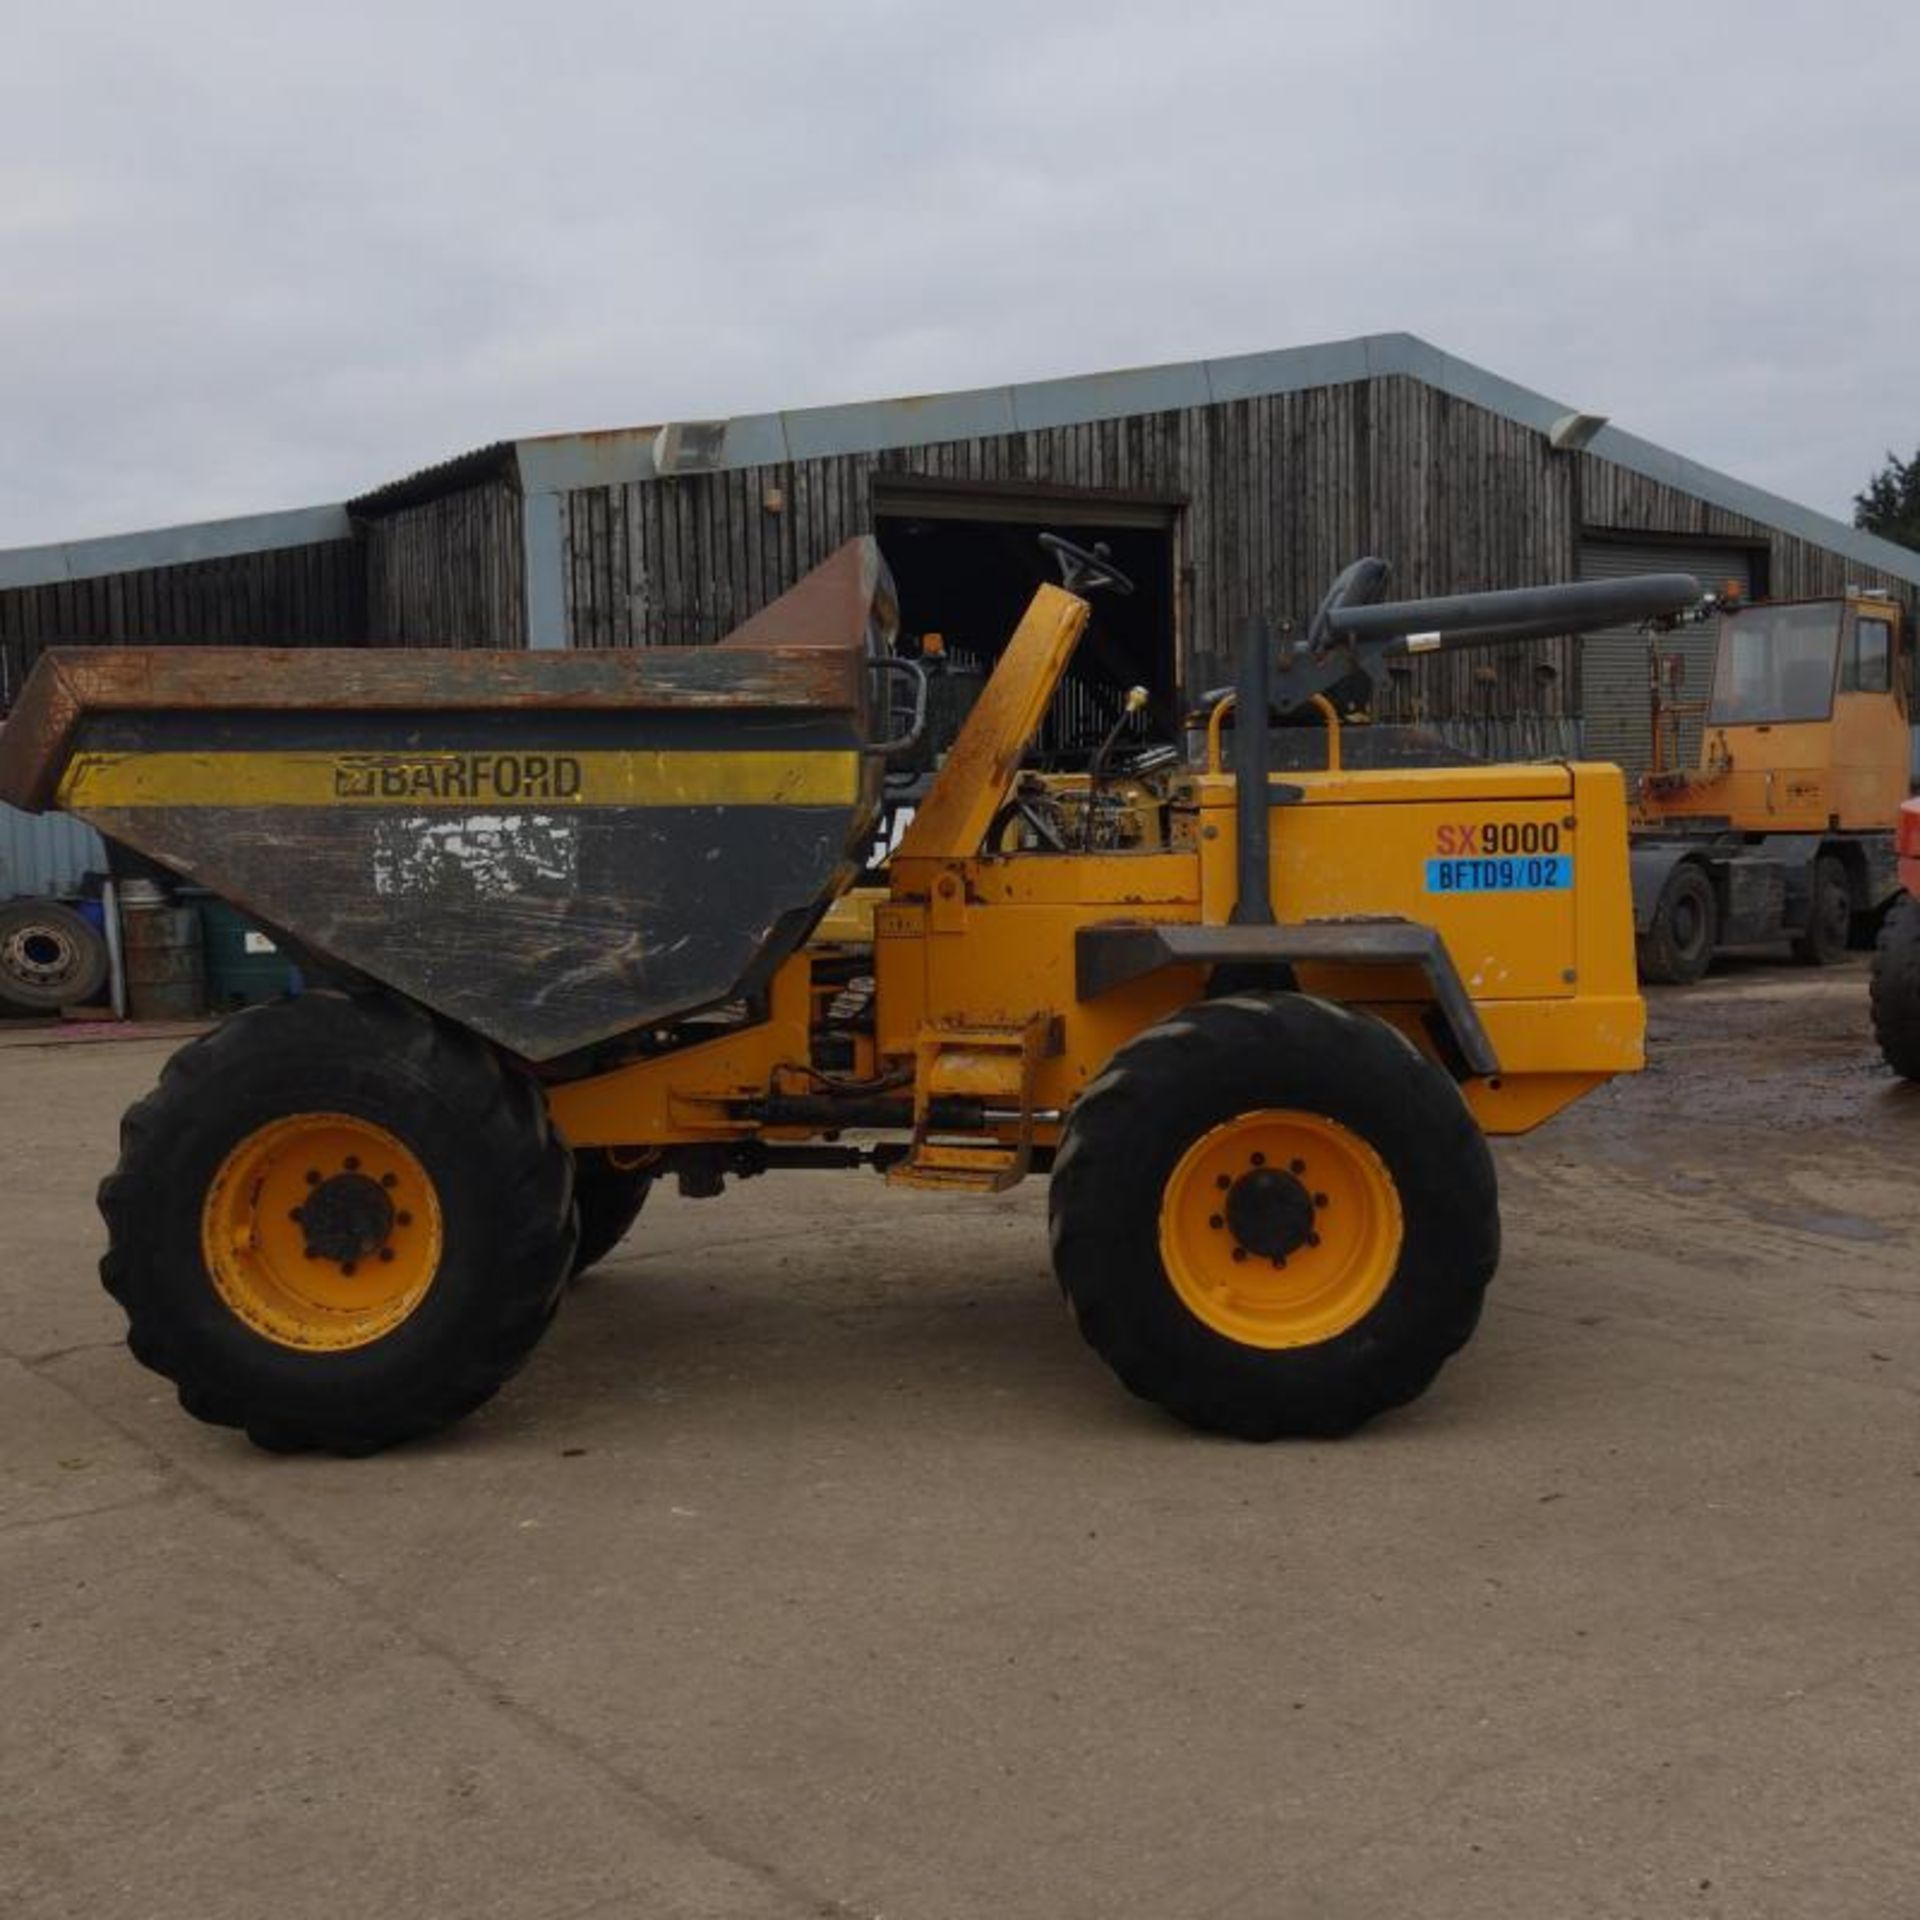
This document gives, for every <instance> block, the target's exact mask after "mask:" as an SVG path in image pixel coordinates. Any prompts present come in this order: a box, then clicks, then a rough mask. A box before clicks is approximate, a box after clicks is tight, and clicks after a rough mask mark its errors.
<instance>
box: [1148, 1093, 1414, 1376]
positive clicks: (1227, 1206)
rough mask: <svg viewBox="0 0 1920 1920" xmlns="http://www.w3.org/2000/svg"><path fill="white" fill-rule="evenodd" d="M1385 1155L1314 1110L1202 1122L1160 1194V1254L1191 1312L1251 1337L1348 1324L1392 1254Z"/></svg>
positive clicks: (1327, 1333)
mask: <svg viewBox="0 0 1920 1920" xmlns="http://www.w3.org/2000/svg"><path fill="white" fill-rule="evenodd" d="M1404 1237H1405V1222H1404V1220H1403V1219H1402V1217H1401V1211H1400V1194H1399V1190H1398V1188H1397V1187H1396V1186H1395V1185H1394V1181H1393V1175H1392V1174H1391V1173H1389V1172H1388V1171H1387V1166H1386V1162H1385V1161H1383V1160H1382V1159H1381V1158H1380V1156H1379V1155H1378V1154H1377V1153H1375V1152H1374V1150H1373V1148H1372V1147H1370V1146H1369V1145H1368V1144H1367V1142H1366V1141H1364V1140H1363V1139H1361V1138H1360V1136H1359V1135H1358V1134H1357V1133H1353V1132H1351V1131H1350V1130H1349V1129H1347V1128H1346V1127H1343V1126H1342V1125H1341V1124H1340V1123H1339V1121H1337V1120H1330V1119H1328V1118H1326V1116H1325V1115H1323V1114H1317V1113H1300V1112H1294V1111H1292V1110H1289V1109H1282V1108H1272V1109H1268V1110H1265V1111H1262V1112H1258V1113H1245V1114H1241V1115H1239V1116H1238V1117H1237V1118H1235V1119H1232V1120H1228V1121H1226V1122H1224V1123H1223V1124H1222V1125H1220V1126H1217V1127H1215V1128H1214V1129H1213V1130H1212V1131H1211V1132H1210V1133H1205V1134H1202V1135H1201V1137H1200V1138H1199V1139H1198V1140H1196V1141H1195V1142H1194V1143H1193V1145H1192V1146H1191V1147H1189V1148H1188V1149H1187V1151H1186V1153H1185V1154H1183V1155H1182V1156H1181V1159H1180V1164H1179V1165H1178V1166H1176V1167H1175V1168H1174V1170H1173V1174H1172V1177H1171V1178H1170V1179H1169V1180H1168V1181H1167V1185H1166V1190H1165V1192H1164V1193H1163V1194H1162V1195H1161V1201H1160V1259H1161V1264H1162V1265H1163V1266H1164V1267H1165V1268H1166V1270H1167V1277H1168V1278H1169V1279H1170V1280H1171V1281H1172V1282H1173V1287H1174V1291H1175V1292H1176V1293H1178V1294H1179V1296H1180V1299H1181V1302H1182V1304H1183V1305H1184V1306H1185V1307H1186V1309H1187V1311H1188V1312H1189V1313H1191V1314H1192V1315H1193V1316H1194V1318H1195V1319H1196V1320H1198V1321H1200V1322H1201V1323H1202V1324H1203V1325H1204V1326H1207V1327H1210V1328H1212V1330H1213V1331H1214V1332H1215V1333H1218V1334H1224V1335H1225V1336H1226V1338H1227V1339H1229V1340H1234V1341H1238V1342H1239V1343H1240V1344H1241V1345H1242V1346H1248V1347H1270V1348H1272V1347H1309V1346H1314V1345H1317V1344H1318V1343H1319V1342H1320V1341H1323V1340H1331V1339H1333V1338H1334V1337H1335V1336H1336V1335H1338V1334H1342V1333H1344V1332H1346V1330H1347V1329H1348V1328H1349V1327H1351V1326H1355V1325H1357V1324H1358V1323H1359V1322H1360V1321H1361V1320H1364V1319H1365V1318H1366V1316H1367V1315H1368V1314H1369V1313H1371V1312H1372V1311H1373V1309H1374V1307H1375V1306H1376V1305H1377V1304H1378V1303H1379V1301H1380V1297H1381V1295H1383V1294H1384V1293H1385V1292H1386V1290H1387V1286H1388V1283H1389V1282H1390V1281H1391V1280H1392V1279H1393V1274H1394V1269H1395V1268H1396V1267H1397V1266H1398V1265H1399V1263H1400V1247H1401V1242H1402V1240H1403V1239H1404Z"/></svg>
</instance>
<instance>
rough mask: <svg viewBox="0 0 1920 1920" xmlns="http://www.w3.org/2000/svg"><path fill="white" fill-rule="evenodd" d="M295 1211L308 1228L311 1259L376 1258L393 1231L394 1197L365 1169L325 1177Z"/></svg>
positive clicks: (348, 1261)
mask: <svg viewBox="0 0 1920 1920" xmlns="http://www.w3.org/2000/svg"><path fill="white" fill-rule="evenodd" d="M388 1178H389V1179H391V1178H392V1176H391V1175H389V1176H388ZM292 1213H293V1217H294V1218H295V1219H296V1220H298V1221H299V1223H300V1225H301V1227H302V1228H303V1229H304V1230H305V1232H306V1236H307V1247H306V1253H307V1258H308V1259H309V1260H314V1259H319V1260H332V1261H336V1262H338V1264H339V1265H340V1266H342V1267H343V1268H344V1267H351V1266H352V1265H353V1264H354V1263H355V1262H356V1261H360V1260H368V1259H371V1258H373V1256H374V1255H375V1254H377V1253H379V1252H381V1251H382V1250H383V1249H384V1248H385V1247H386V1245H387V1242H388V1241H389V1240H390V1239H391V1238H392V1235H393V1227H394V1206H393V1202H392V1201H391V1200H390V1199H388V1197H387V1193H386V1190H385V1188H383V1187H382V1186H381V1184H380V1182H379V1181H377V1180H374V1179H372V1178H370V1177H369V1176H368V1175H366V1174H364V1173H359V1172H350V1173H349V1172H342V1173H336V1174H334V1175H333V1176H332V1177H331V1178H330V1179H323V1180H322V1181H321V1182H320V1184H319V1185H318V1186H316V1187H315V1188H314V1189H313V1191H312V1192H311V1193H310V1194H309V1195H308V1196H307V1198H306V1200H305V1201H304V1202H303V1203H302V1204H301V1205H300V1206H298V1207H295V1208H294V1209H292Z"/></svg>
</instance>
